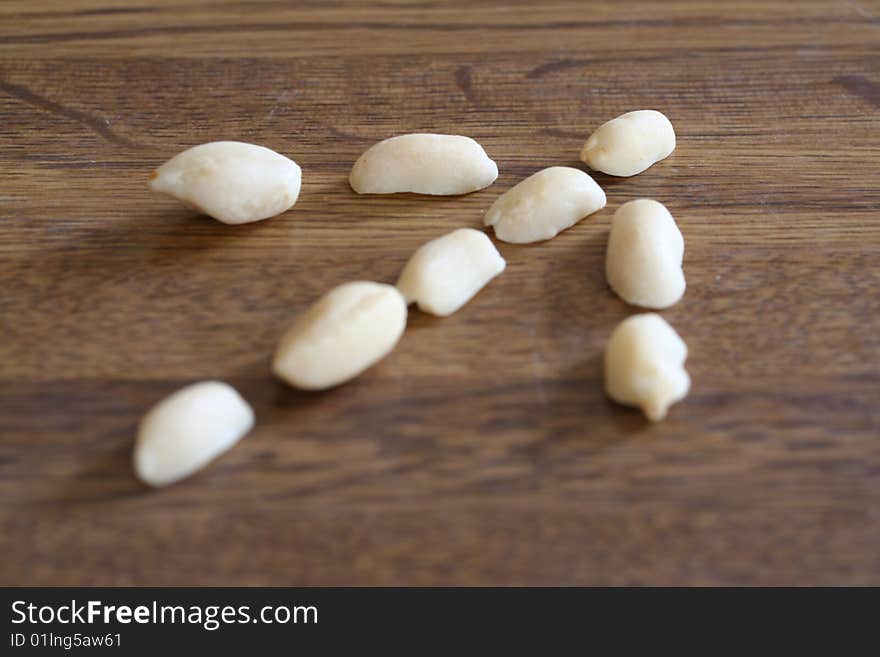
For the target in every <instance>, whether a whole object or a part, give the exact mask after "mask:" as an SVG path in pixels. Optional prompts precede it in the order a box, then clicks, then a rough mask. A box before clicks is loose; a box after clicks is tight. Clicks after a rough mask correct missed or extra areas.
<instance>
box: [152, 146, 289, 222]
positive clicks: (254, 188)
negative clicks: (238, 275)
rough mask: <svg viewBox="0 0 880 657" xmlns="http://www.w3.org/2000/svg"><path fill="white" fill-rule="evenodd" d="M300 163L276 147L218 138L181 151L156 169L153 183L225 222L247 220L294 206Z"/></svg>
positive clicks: (157, 188)
mask: <svg viewBox="0 0 880 657" xmlns="http://www.w3.org/2000/svg"><path fill="white" fill-rule="evenodd" d="M300 182H301V172H300V168H299V166H298V165H297V163H296V162H294V161H293V160H289V159H287V158H286V157H284V156H283V155H279V154H278V153H276V152H275V151H273V150H270V149H268V148H264V147H263V146H255V145H254V144H244V143H242V142H239V141H215V142H211V143H209V144H202V145H201V146H194V147H193V148H190V149H188V150H185V151H183V152H182V153H180V154H178V155H175V156H174V157H172V158H171V159H170V160H168V161H167V162H166V163H165V164H163V165H162V166H160V167H159V168H158V169H156V170H155V171H154V172H153V173H152V174H151V175H150V188H151V189H153V190H155V191H157V192H161V193H163V194H168V195H169V196H172V197H174V198H176V199H177V200H178V201H180V202H182V203H183V204H184V205H186V206H188V207H190V208H192V209H194V210H195V211H196V212H201V213H203V214H207V215H209V216H211V217H213V218H214V219H216V220H217V221H222V222H223V223H224V224H246V223H249V222H251V221H260V220H261V219H268V218H269V217H274V216H275V215H278V214H281V213H282V212H284V211H285V210H289V209H290V208H291V207H293V204H294V203H296V199H297V198H298V197H299V188H300Z"/></svg>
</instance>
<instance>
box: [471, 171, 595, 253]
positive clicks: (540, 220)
mask: <svg viewBox="0 0 880 657" xmlns="http://www.w3.org/2000/svg"><path fill="white" fill-rule="evenodd" d="M604 207H605V192H603V191H602V188H601V187H599V185H597V184H596V181H595V180H593V179H592V178H590V176H588V175H587V174H586V173H584V172H583V171H581V170H580V169H572V168H571V167H549V168H547V169H542V170H541V171H538V172H537V173H533V174H532V175H531V176H529V177H528V178H526V179H525V180H523V181H521V182H520V183H518V184H517V185H516V186H515V187H513V188H511V189H509V190H507V191H506V192H505V193H504V194H502V195H501V196H499V197H498V198H497V199H496V200H495V202H494V203H493V204H492V207H490V208H489V210H488V211H487V212H486V216H485V217H484V218H483V223H484V224H486V225H487V226H494V227H495V235H496V236H497V237H498V239H500V240H504V241H505V242H512V243H514V244H525V243H527V242H540V241H541V240H549V239H551V238H553V237H556V235H557V234H558V233H560V232H561V231H563V230H565V229H566V228H569V227H571V226H573V225H574V224H576V223H577V222H578V221H580V220H581V219H583V218H584V217H586V216H587V215H590V214H593V213H594V212H596V211H597V210H601V209H602V208H604Z"/></svg>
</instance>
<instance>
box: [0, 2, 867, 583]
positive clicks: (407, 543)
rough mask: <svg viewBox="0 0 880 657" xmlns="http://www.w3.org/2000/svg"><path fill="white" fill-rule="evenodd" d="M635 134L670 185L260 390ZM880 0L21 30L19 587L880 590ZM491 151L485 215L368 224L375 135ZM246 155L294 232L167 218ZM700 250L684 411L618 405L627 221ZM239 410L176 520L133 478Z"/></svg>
mask: <svg viewBox="0 0 880 657" xmlns="http://www.w3.org/2000/svg"><path fill="white" fill-rule="evenodd" d="M638 108H657V109H660V110H662V111H663V112H665V113H666V114H667V115H668V116H669V117H670V118H671V120H672V122H673V123H674V125H675V128H676V132H677V134H678V148H677V149H676V151H675V153H674V154H673V155H672V156H671V157H670V158H669V159H667V160H665V161H664V162H662V163H660V164H658V165H656V166H654V167H653V168H651V169H650V170H648V171H646V172H645V173H643V174H641V175H639V176H636V177H633V178H628V179H625V178H619V179H617V178H611V177H609V176H605V175H601V174H597V175H596V176H595V178H596V180H597V181H598V182H599V184H600V185H602V187H603V188H604V189H605V190H606V192H607V194H608V206H607V208H606V209H605V210H603V211H602V212H600V213H598V214H596V215H593V216H592V217H590V218H588V219H586V220H584V221H583V222H581V223H580V224H578V225H577V226H575V227H574V228H572V229H571V230H569V231H567V232H565V233H563V234H561V235H560V236H558V237H557V238H556V239H554V240H552V241H550V242H546V243H540V244H533V245H527V246H513V245H509V244H505V243H498V246H499V249H500V251H501V252H502V254H503V255H504V257H505V258H506V259H507V262H508V268H507V271H506V272H505V273H504V274H503V275H502V276H501V277H499V278H498V279H496V280H495V281H493V282H492V283H491V284H490V285H489V286H488V287H487V288H486V289H484V290H483V291H482V292H481V293H480V294H479V295H478V296H477V297H476V298H475V299H474V300H473V301H472V302H471V303H470V304H468V305H467V306H465V307H464V308H463V309H462V310H461V311H459V312H458V313H456V314H455V315H453V316H452V317H449V318H447V319H436V318H432V317H429V316H426V315H423V314H421V313H420V312H418V311H415V310H414V311H412V312H411V315H410V318H409V325H408V329H407V332H406V334H405V335H404V337H403V339H402V341H401V342H400V344H399V345H398V347H397V349H396V351H394V352H393V354H392V355H391V356H390V357H388V358H387V359H385V360H384V361H382V362H381V363H380V364H379V365H378V366H376V367H374V368H373V369H371V370H369V371H368V372H367V373H366V374H365V375H363V376H362V377H360V378H359V379H357V380H356V381H354V382H352V383H350V384H348V385H345V386H342V387H340V388H337V389H335V390H332V391H329V392H325V393H310V394H309V393H300V392H296V391H294V390H292V389H289V388H287V387H285V386H284V385H282V384H281V383H279V382H278V381H276V380H274V379H273V378H272V377H271V376H270V374H269V371H268V362H269V357H270V354H271V352H272V350H273V348H274V346H275V344H276V342H277V339H278V337H279V335H280V334H281V333H282V332H283V330H284V329H285V328H286V327H287V325H288V324H289V323H290V322H291V321H292V320H293V318H295V317H296V316H297V314H298V313H299V312H301V311H302V310H303V309H304V308H306V307H307V305H308V304H309V303H310V302H312V301H313V300H314V299H316V298H317V297H318V296H320V295H321V294H322V293H324V292H325V291H326V290H328V289H329V288H330V287H332V286H334V285H336V284H339V283H342V282H344V281H348V280H352V279H371V280H376V281H382V282H393V281H394V280H395V279H396V276H397V274H398V273H399V271H400V269H401V267H402V265H403V264H404V262H405V261H406V260H407V258H408V257H409V256H410V254H411V253H412V252H413V250H414V249H416V248H417V247H418V246H419V245H420V244H422V243H423V242H425V241H426V240H428V239H431V238H433V237H436V236H439V235H441V234H443V233H445V232H448V231H450V230H452V229H454V228H457V227H460V226H473V227H479V226H481V225H482V223H481V222H482V214H483V212H484V210H485V209H486V208H487V207H488V206H489V205H490V204H491V203H492V201H493V200H494V199H495V198H497V197H498V196H499V195H500V194H501V193H503V192H504V191H505V190H507V189H509V188H510V187H511V186H512V185H513V184H515V183H516V182H517V181H519V180H520V179H522V178H524V177H525V176H527V175H529V174H531V173H532V172H534V171H536V170H538V169H540V168H543V167H546V166H550V165H569V166H582V165H581V164H580V163H579V162H578V159H577V155H578V152H579V150H580V147H581V145H582V143H583V141H584V140H585V138H586V136H587V135H588V134H589V133H590V132H591V131H592V130H593V129H594V128H595V127H597V126H598V125H599V124H601V123H602V122H604V121H606V120H607V119H610V118H612V117H614V116H616V115H618V114H620V113H623V112H625V111H628V110H632V109H638ZM878 118H880V3H878V2H866V1H859V0H852V1H850V2H843V1H840V2H833V1H823V2H783V1H776V2H757V1H756V2H717V1H711V2H708V1H707V2H702V1H671V2H662V3H661V2H652V1H647V0H646V1H644V2H613V3H612V2H589V3H588V2H564V1H555V0H551V2H549V3H546V4H545V3H539V2H534V1H521V2H513V3H508V4H506V5H501V4H500V3H496V2H488V1H486V0H466V1H461V2H450V3H440V2H435V1H433V0H429V1H428V2H419V3H412V4H407V3H404V2H390V1H389V2H370V3H356V2H345V1H343V2H303V3H286V2H277V1H271V0H270V1H266V2H257V3H244V2H235V1H228V2H219V3H217V4H215V5H212V6H210V7H205V6H203V4H202V3H196V2H189V1H187V0H169V1H167V2H166V1H161V2H156V1H153V0H140V1H138V2H128V3H127V2H121V1H119V0H70V1H65V2H61V1H58V2H28V1H26V0H20V1H12V2H5V3H3V4H2V5H0V133H2V140H0V222H2V223H0V277H2V278H0V280H2V289H0V554H2V558H0V583H2V584H44V585H45V584H55V585H62V584H109V585H117V584H135V585H146V584H152V585H176V584H213V585H232V584H248V585H250V584H267V585H329V584H339V585H341V584H352V585H364V584H390V585H436V584H456V585H458V584H552V585H566V584H675V585H681V584H689V585H690V584H880V293H878V289H880V262H878V258H880V170H878V167H880V134H878V132H880V130H878V128H880V122H878ZM413 131H433V132H446V133H460V134H466V135H469V136H471V137H474V138H476V139H477V140H478V141H480V142H481V143H482V144H483V145H484V146H485V148H486V150H487V152H488V153H489V154H490V156H491V157H492V158H493V159H495V160H496V161H497V162H498V165H499V168H500V171H501V173H500V176H499V178H498V180H497V181H496V182H495V184H493V185H492V186H490V187H489V188H487V189H485V190H482V191H479V192H477V193H474V194H471V195H468V196H465V197H457V198H456V197H446V198H431V197H420V196H415V195H409V194H406V195H397V196H386V197H378V196H358V195H356V194H354V193H353V192H352V191H351V190H350V188H349V187H348V183H347V176H348V172H349V170H350V167H351V165H352V163H353V162H354V160H355V159H356V157H357V156H358V155H359V154H360V153H361V152H362V151H363V150H364V149H365V148H366V147H367V146H369V145H370V144H371V143H373V142H374V141H377V140H380V139H383V138H385V137H388V136H390V135H393V134H398V133H404V132H413ZM218 139H237V140H242V141H248V142H255V143H258V144H262V145H265V146H268V147H270V148H273V149H275V150H277V151H280V152H281V153H283V154H285V155H288V156H290V157H292V158H293V159H295V160H296V161H297V162H298V163H299V164H300V165H301V166H302V169H303V187H302V194H301V196H300V200H299V202H298V203H297V204H296V206H295V207H294V208H293V209H292V210H291V211H290V212H288V213H286V214H284V215H282V216H279V217H276V218H274V219H270V220H268V221H265V222H260V223H257V224H251V225H245V226H238V227H234V226H225V225H222V224H220V223H217V222H214V221H212V220H210V219H206V218H204V217H198V216H195V215H194V214H193V213H192V212H190V211H188V210H185V209H183V208H182V207H181V206H180V205H178V204H177V203H175V202H174V201H172V200H170V199H167V198H162V197H155V196H153V195H151V194H150V193H149V191H148V190H147V186H146V181H147V176H148V174H149V173H150V171H151V170H152V169H153V168H154V167H155V166H157V165H158V164H160V163H161V162H163V161H164V160H166V159H167V158H169V157H171V156H172V155H174V154H175V153H177V152H178V151H180V150H182V149H183V148H185V147H189V146H192V145H195V144H199V143H202V142H207V141H212V140H218ZM639 197H651V198H656V199H658V200H660V201H662V202H663V203H665V204H666V205H667V206H668V207H669V208H670V210H671V212H672V214H673V215H674V216H675V218H676V220H677V221H678V223H679V226H680V227H681V230H682V232H683V234H684V237H685V242H686V252H685V258H684V267H685V272H686V276H687V283H688V289H687V293H686V294H685V297H684V299H683V300H682V301H681V302H680V303H679V304H678V305H676V306H675V307H673V308H670V309H669V310H667V311H664V312H663V315H664V316H665V317H666V318H667V319H668V320H669V321H670V322H671V324H672V325H673V326H674V327H675V328H676V330H677V331H678V332H679V333H680V334H681V335H682V336H683V338H684V339H685V340H686V341H687V343H688V346H689V348H690V357H689V360H688V362H687V367H688V370H689V372H690V374H691V376H692V378H693V388H692V392H691V394H690V396H689V397H688V398H687V399H686V400H685V401H684V402H683V403H681V404H679V405H677V406H675V407H673V409H672V411H671V413H670V415H669V417H668V419H667V420H666V421H664V422H662V423H660V424H655V425H652V424H650V423H648V422H647V421H645V420H644V419H642V417H641V416H640V414H639V413H638V412H637V411H634V410H631V409H627V408H624V407H620V406H617V405H615V404H613V403H611V402H609V401H608V400H607V399H606V397H605V395H604V392H603V387H602V367H601V359H602V351H603V347H604V345H605V342H606V340H607V338H608V336H609V334H610V332H611V330H612V328H613V327H614V326H615V325H616V324H617V323H618V322H619V321H621V320H622V319H624V318H625V317H627V316H628V315H630V314H631V313H633V312H636V309H634V308H632V307H628V306H627V305H626V304H624V303H623V302H622V301H620V300H619V299H617V298H616V297H615V296H614V295H613V294H612V293H611V292H610V291H609V290H608V288H607V286H606V282H605V277H604V251H605V244H606V241H607V235H608V226H609V219H610V217H611V216H612V214H613V212H614V210H615V209H616V208H617V207H618V206H619V205H620V204H622V203H624V202H625V201H628V200H631V199H634V198H639ZM210 378H218V379H223V380H226V381H228V382H230V383H231V384H233V385H234V386H236V387H237V388H238V389H239V390H240V391H241V392H242V393H243V394H244V395H245V396H246V398H247V399H248V400H250V402H251V403H252V404H253V406H254V407H255V410H256V414H257V425H256V428H255V429H254V431H253V432H252V433H251V434H249V435H248V436H247V437H246V438H245V439H244V440H243V441H242V442H241V443H240V444H239V445H238V446H237V447H236V448H235V449H233V450H232V451H231V452H230V453H228V454H226V455H225V456H223V457H222V458H221V459H220V460H218V461H217V462H216V463H214V464H213V465H212V466H211V467H209V468H207V469H205V470H203V471H202V472H200V473H199V474H198V475H196V476H194V477H192V478H191V479H188V480H186V481H184V482H182V483H180V484H179V485H175V486H173V487H170V488H167V489H164V490H159V491H149V490H146V489H145V488H144V487H142V486H141V485H140V484H139V483H138V482H137V481H136V480H135V478H134V476H133V474H132V471H131V465H130V463H131V450H132V444H133V438H134V435H135V429H136V425H137V422H138V419H139V418H140V417H141V415H142V414H143V413H144V412H145V411H146V410H147V409H148V408H149V407H150V406H151V405H152V404H153V403H155V402H156V401H157V400H159V399H161V398H162V397H163V396H165V395H167V394H169V393H171V392H172V391H174V390H175V389H177V388H179V387H181V386H183V385H185V384H188V383H190V382H193V381H197V380H201V379H210Z"/></svg>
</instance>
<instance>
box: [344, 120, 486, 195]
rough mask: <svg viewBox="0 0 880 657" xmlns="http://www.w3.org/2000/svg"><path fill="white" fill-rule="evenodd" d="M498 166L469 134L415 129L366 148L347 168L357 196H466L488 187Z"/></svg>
mask: <svg viewBox="0 0 880 657" xmlns="http://www.w3.org/2000/svg"><path fill="white" fill-rule="evenodd" d="M497 177H498V167H497V166H496V165H495V162H493V161H492V160H490V159H489V156H488V155H486V151H484V150H483V147H482V146H480V145H479V144H478V143H477V142H475V141H474V140H473V139H471V138H470V137H462V136H459V135H435V134H431V133H415V134H410V135H400V136H398V137H391V138H390V139H386V140H385V141H380V142H379V143H378V144H374V145H372V146H370V148H368V149H367V150H366V151H365V152H364V153H363V155H361V156H360V157H359V158H358V159H357V162H355V163H354V167H352V169H351V175H350V176H349V183H350V184H351V188H352V189H353V190H354V191H356V192H357V193H358V194H394V193H395V192H415V193H416V194H434V195H455V194H467V193H468V192H473V191H476V190H478V189H483V187H488V186H489V185H491V184H492V183H493V182H494V180H495V179H496V178H497Z"/></svg>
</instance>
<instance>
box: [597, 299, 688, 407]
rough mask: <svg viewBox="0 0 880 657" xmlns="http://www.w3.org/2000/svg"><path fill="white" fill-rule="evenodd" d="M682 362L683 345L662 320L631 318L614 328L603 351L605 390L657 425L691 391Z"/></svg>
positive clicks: (647, 316) (648, 315)
mask: <svg viewBox="0 0 880 657" xmlns="http://www.w3.org/2000/svg"><path fill="white" fill-rule="evenodd" d="M686 358H687V345H685V343H684V341H683V340H682V339H681V338H680V337H679V336H678V333H676V332H675V330H674V329H673V328H672V327H671V326H670V325H669V324H668V323H667V322H666V320H665V319H663V318H662V317H660V315H657V314H655V313H644V314H641V315H633V316H632V317H629V318H627V319H625V320H623V321H622V322H621V323H620V324H618V325H617V328H615V329H614V332H613V333H612V334H611V339H610V340H609V341H608V346H607V347H606V348H605V390H606V391H607V392H608V396H609V397H611V399H613V400H614V401H616V402H619V403H621V404H627V405H629V406H639V407H640V408H641V409H642V411H643V412H644V413H645V415H646V416H647V417H648V419H649V420H652V421H654V422H657V421H658V420H662V419H663V418H664V417H666V412H667V410H669V407H670V406H671V405H672V404H674V403H675V402H677V401H680V400H682V399H684V398H685V396H686V395H687V393H688V390H689V389H690V387H691V380H690V377H689V376H688V373H687V371H685V369H684V361H685V359H686Z"/></svg>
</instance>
